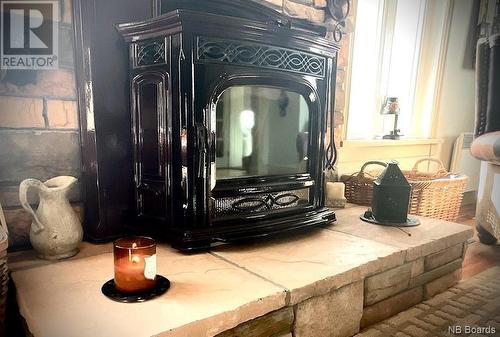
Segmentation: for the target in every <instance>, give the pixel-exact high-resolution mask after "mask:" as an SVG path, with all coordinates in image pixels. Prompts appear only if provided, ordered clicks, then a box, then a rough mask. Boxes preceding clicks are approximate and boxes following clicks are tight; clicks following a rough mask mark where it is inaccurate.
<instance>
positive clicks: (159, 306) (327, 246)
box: [9, 207, 472, 337]
mask: <svg viewBox="0 0 500 337" xmlns="http://www.w3.org/2000/svg"><path fill="white" fill-rule="evenodd" d="M363 210H364V209H363V208H360V207H353V208H347V209H344V210H338V211H337V218H338V221H337V223H336V224H335V225H333V226H329V227H327V228H323V229H319V230H317V231H314V232H312V233H309V234H305V235H300V236H294V237H290V238H287V239H281V240H273V241H266V242H263V243H258V244H253V245H240V246H223V247H219V248H217V249H214V250H213V251H212V252H210V253H201V254H194V255H185V254H181V253H179V252H177V251H175V250H173V249H172V248H170V247H169V246H168V245H165V244H160V245H159V246H158V251H157V256H158V263H157V264H158V267H157V268H158V273H160V274H162V275H164V276H166V277H168V278H169V279H170V281H171V284H172V285H171V288H170V290H169V291H168V292H167V293H166V294H165V295H163V296H161V297H159V298H157V299H154V300H151V301H148V302H145V303H136V304H121V303H116V302H113V301H111V300H109V299H107V298H106V297H104V296H103V295H102V294H101V290H100V288H101V286H102V284H103V283H104V282H106V281H107V280H109V279H111V278H112V277H113V256H112V247H111V244H106V245H91V244H86V243H84V244H82V247H81V252H80V253H79V255H78V256H77V257H75V258H73V259H70V260H66V261H63V262H55V263H54V262H52V263H51V262H46V261H41V260H38V259H36V257H35V256H34V254H33V252H21V253H13V254H10V255H9V267H10V269H11V271H13V273H12V278H13V279H14V282H15V284H16V289H17V296H18V302H19V307H20V311H21V314H22V315H23V316H24V318H25V319H26V322H27V324H28V327H29V328H30V330H31V332H32V333H33V335H34V336H35V337H43V336H48V337H58V336H61V337H67V336H69V335H71V336H75V337H80V336H92V337H96V336H213V335H216V334H218V333H220V332H222V331H225V330H228V329H230V328H232V327H234V326H236V325H238V324H240V323H242V322H245V321H248V320H250V319H253V318H256V317H259V316H262V315H264V314H266V313H269V312H271V311H274V310H277V309H279V308H282V307H284V306H287V305H292V304H295V303H298V302H301V301H303V300H305V299H307V298H310V297H313V296H317V295H321V294H325V293H327V292H329V291H330V290H332V289H336V288H339V287H341V286H343V285H346V284H350V283H353V282H355V281H358V280H361V279H363V278H364V277H365V276H367V275H370V274H374V273H377V272H379V271H382V270H386V269H389V268H392V267H395V266H397V265H401V264H402V263H403V262H404V261H405V260H406V261H408V260H413V259H416V258H418V257H420V256H423V255H428V254H431V253H433V252H437V251H440V250H442V249H445V248H447V247H450V246H453V245H454V244H456V243H459V242H464V241H466V240H467V239H468V238H469V237H471V236H472V230H471V229H470V228H469V227H466V226H463V225H459V224H455V223H449V222H443V221H439V220H432V219H422V225H421V226H419V227H415V228H409V229H405V231H407V232H409V233H411V236H408V234H406V233H404V232H402V231H401V230H399V229H397V228H391V227H383V226H375V225H370V224H366V223H364V222H362V221H361V220H359V215H360V214H361V213H362V212H363Z"/></svg>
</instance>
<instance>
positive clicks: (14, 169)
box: [0, 0, 354, 248]
mask: <svg viewBox="0 0 500 337" xmlns="http://www.w3.org/2000/svg"><path fill="white" fill-rule="evenodd" d="M256 1H259V2H261V3H264V4H266V5H269V6H271V7H273V8H275V9H276V10H278V11H280V12H283V13H285V14H287V15H289V16H291V17H297V18H302V19H307V20H309V21H311V22H314V23H319V24H325V25H327V27H328V28H329V30H330V31H331V30H333V27H334V24H335V22H334V21H333V19H332V18H331V17H330V15H329V13H328V10H327V8H326V6H327V4H326V0H256ZM60 8H61V17H62V20H61V22H60V23H59V34H60V35H59V41H60V42H59V44H60V47H59V53H60V55H59V57H60V58H59V63H60V69H59V70H45V71H8V72H4V71H2V73H1V78H0V202H1V203H2V205H3V207H4V209H5V213H6V218H7V223H8V225H9V230H10V247H11V248H23V247H28V246H29V234H28V233H29V227H30V224H31V219H30V216H29V215H28V213H26V212H25V211H24V210H23V209H22V208H20V204H19V198H18V186H19V183H20V182H21V181H22V180H23V179H25V178H36V179H40V180H42V181H43V180H46V179H49V178H51V177H54V176H58V175H73V176H76V177H80V176H81V169H80V166H81V165H80V147H79V132H78V113H77V104H76V88H75V72H74V64H73V52H74V48H73V41H72V39H73V35H72V24H71V23H72V10H71V0H60ZM353 12H354V10H352V11H351V15H350V16H349V18H348V20H347V25H346V27H347V28H346V32H349V31H350V30H351V29H350V27H352V16H353V14H352V13H353ZM329 36H330V38H331V36H332V33H331V32H330V33H329ZM349 45H350V36H349V34H345V35H344V37H343V40H342V49H341V53H340V55H339V57H338V61H337V86H336V88H337V89H336V93H335V96H336V102H335V107H334V109H335V125H336V143H337V144H338V143H339V142H340V139H341V136H342V135H341V132H342V128H341V126H342V124H343V121H344V109H345V87H346V86H345V81H346V69H347V62H348V59H349V52H350V49H349ZM71 200H72V201H73V202H75V203H77V205H78V202H79V201H80V200H81V197H80V193H79V189H78V188H77V189H75V190H74V191H73V193H72V195H71ZM30 201H31V202H32V203H35V204H36V202H37V200H36V197H35V194H34V193H31V196H30ZM77 209H78V210H79V209H80V208H77Z"/></svg>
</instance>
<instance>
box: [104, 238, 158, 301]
mask: <svg viewBox="0 0 500 337" xmlns="http://www.w3.org/2000/svg"><path fill="white" fill-rule="evenodd" d="M113 255H114V267H115V268H114V271H115V278H114V283H115V288H116V290H118V291H120V292H122V293H131V294H133V293H140V292H144V291H147V290H150V289H153V288H154V287H155V285H156V242H155V240H153V239H152V238H149V237H144V236H135V237H127V238H122V239H118V240H116V241H115V242H114V244H113Z"/></svg>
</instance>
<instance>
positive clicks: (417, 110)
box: [347, 0, 449, 139]
mask: <svg viewBox="0 0 500 337" xmlns="http://www.w3.org/2000/svg"><path fill="white" fill-rule="evenodd" d="M448 12H449V3H448V1H432V0H358V1H357V13H356V24H355V32H354V39H353V49H352V50H353V51H352V62H351V68H350V69H351V72H350V92H349V106H348V121H347V138H348V139H374V138H375V139H377V138H381V137H382V136H383V135H384V134H388V133H389V130H392V128H393V123H394V120H393V118H394V117H393V116H383V115H381V114H380V110H381V106H382V104H383V101H384V99H385V97H398V99H399V102H400V107H401V112H400V115H399V120H398V128H399V129H401V134H402V135H404V136H406V137H410V138H428V137H430V136H431V129H432V128H431V121H432V115H433V111H434V110H435V109H434V105H435V97H436V91H437V89H438V85H437V83H438V81H439V73H440V71H439V70H440V60H441V59H442V54H443V46H444V45H445V41H446V39H445V38H446V34H445V31H446V23H447V20H448V15H449V14H448Z"/></svg>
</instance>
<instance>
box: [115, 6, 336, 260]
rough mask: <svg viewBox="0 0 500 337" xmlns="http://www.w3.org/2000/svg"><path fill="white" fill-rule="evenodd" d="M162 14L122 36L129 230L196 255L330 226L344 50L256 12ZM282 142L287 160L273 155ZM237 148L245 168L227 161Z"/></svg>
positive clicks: (319, 33) (183, 9)
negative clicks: (329, 149)
mask: <svg viewBox="0 0 500 337" xmlns="http://www.w3.org/2000/svg"><path fill="white" fill-rule="evenodd" d="M160 10H161V11H162V12H163V13H165V14H163V15H160V16H157V17H155V18H153V19H150V20H147V21H141V22H135V23H125V24H120V25H119V26H118V30H119V31H120V33H121V34H122V35H123V37H124V39H125V41H126V42H127V44H128V46H129V53H130V66H129V75H130V95H131V116H132V117H131V123H132V125H131V130H132V132H131V138H132V144H133V161H134V162H133V166H134V170H133V171H134V195H135V204H134V205H135V206H134V211H133V215H134V218H135V219H136V221H134V222H133V223H132V224H131V225H130V230H131V231H134V232H138V233H148V234H152V235H156V236H167V237H168V238H169V240H170V241H171V243H172V245H173V246H174V247H175V248H178V249H180V250H193V249H200V248H208V247H210V246H211V245H212V244H213V243H215V242H231V241H237V240H242V239H251V238H259V237H265V236H270V235H275V234H283V233H290V232H296V231H303V230H308V229H310V228H313V227H316V226H319V225H325V224H327V223H329V222H331V221H334V220H335V214H334V212H333V211H331V210H329V209H327V208H325V207H324V179H325V178H324V169H325V150H324V147H325V144H324V139H325V132H326V130H325V129H326V122H327V113H328V111H330V109H331V108H332V107H333V100H334V92H335V88H334V83H335V71H336V57H337V52H338V48H339V46H338V43H336V42H332V41H330V40H327V39H326V38H325V35H326V30H325V28H324V27H323V26H316V25H312V24H309V23H306V22H303V21H300V20H294V19H291V18H289V17H287V16H285V15H283V14H281V13H278V12H276V11H274V10H272V9H270V8H268V7H266V6H263V5H260V4H258V3H255V2H252V1H248V0H237V1H235V0H213V1H210V3H209V4H207V2H206V1H202V0H184V1H162V2H161V6H160ZM235 88H236V89H235ZM231 90H233V92H231ZM243 93H244V94H243ZM236 94H238V95H240V94H241V95H242V96H241V98H234V97H236V96H235V95H236ZM259 95H260V96H259ZM230 97H233V98H230ZM238 97H240V96H238ZM238 104H240V105H241V106H240V107H239V108H234V109H239V110H238V111H239V112H238V113H240V115H237V116H239V117H238V118H239V122H238V123H240V124H241V125H239V124H238V125H239V126H238V127H236V128H237V129H238V130H239V131H238V133H239V134H238V135H237V136H234V135H233V134H234V133H235V132H236V131H231V130H234V129H235V126H234V124H233V126H232V127H229V126H227V125H228V123H229V122H228V121H229V120H233V119H234V118H235V117H234V116H233V117H231V116H232V115H231V114H233V115H234V114H235V113H234V112H232V110H231V109H233V105H234V106H236V105H238ZM244 106H245V107H247V108H244ZM248 107H251V109H250V110H251V111H250V112H248V111H247V110H248ZM257 107H261V109H265V110H266V112H265V113H264V112H262V111H259V109H258V108H257ZM262 107H264V108H262ZM299 107H300V108H299ZM234 109H233V110H234ZM245 109H246V110H245ZM240 110H243V111H241V112H240ZM254 110H255V112H254ZM228 111H229V112H228ZM243 114H247V116H246V117H245V123H246V124H245V125H246V126H245V125H244V124H243V123H244V121H243ZM248 114H250V116H248ZM221 116H222V117H221ZM224 116H225V117H224ZM280 118H281V119H280ZM299 120H300V121H299ZM224 123H225V124H224ZM233 123H234V122H233ZM248 123H250V126H248V125H247V124H248ZM293 123H295V124H293ZM288 124H290V125H292V124H293V127H289V126H286V125H288ZM224 125H226V126H224ZM256 125H258V127H259V128H260V129H266V130H267V131H265V132H264V131H262V130H260V131H259V132H260V133H259V132H257V131H256V129H257V126H256ZM244 127H246V128H247V129H245V130H246V131H245V130H243V128H244ZM275 127H278V129H279V128H283V129H284V130H285V132H281V134H282V136H280V137H281V138H279V137H278V136H276V135H273V133H274V134H278V133H280V132H278V130H271V129H269V128H275ZM286 128H289V129H286ZM240 129H241V130H240ZM290 130H292V131H293V130H295V131H293V132H292V131H290ZM231 132H233V133H231ZM229 135H233V136H229ZM276 137H278V138H276ZM284 138H286V139H288V143H285V145H284V146H283V149H282V152H283V153H281V154H279V153H278V154H274V155H273V154H271V152H272V151H271V149H272V145H273V144H275V143H276V142H280V139H284ZM292 139H293V143H296V144H293V145H291V144H290V143H291V141H290V140H292ZM230 140H231V142H230ZM235 143H237V147H236V150H234V151H236V152H237V153H238V154H235V155H234V158H236V159H237V160H234V158H233V157H229V159H228V158H227V157H225V156H226V154H227V153H228V151H229V150H228V148H234V146H233V145H234V144H235ZM240 143H241V144H242V145H241V146H240ZM231 144H233V145H231ZM276 146H277V147H280V146H279V145H276ZM285 152H286V153H288V157H287V155H286V154H285ZM293 153H295V154H293ZM264 154H265V156H267V157H265V156H264ZM238 156H239V157H238ZM257 156H260V157H259V158H261V159H257ZM273 156H274V157H273ZM293 156H298V157H297V158H298V159H297V158H295V157H294V158H295V159H290V157H293ZM264 157H265V159H262V158H264ZM278 157H279V158H284V159H279V158H278ZM231 158H232V159H231ZM259 160H260V161H259ZM287 160H288V161H287ZM223 161H227V162H229V161H231V162H233V164H231V163H226V164H224V165H225V166H223V165H222V164H221V163H222V162H223ZM262 161H264V162H265V165H264V164H263V162H262ZM234 162H236V163H237V164H234ZM218 165H219V167H217V166H218ZM235 165H236V166H235ZM222 172H223V173H222ZM266 173H267V174H266ZM231 174H232V175H233V176H231Z"/></svg>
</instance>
